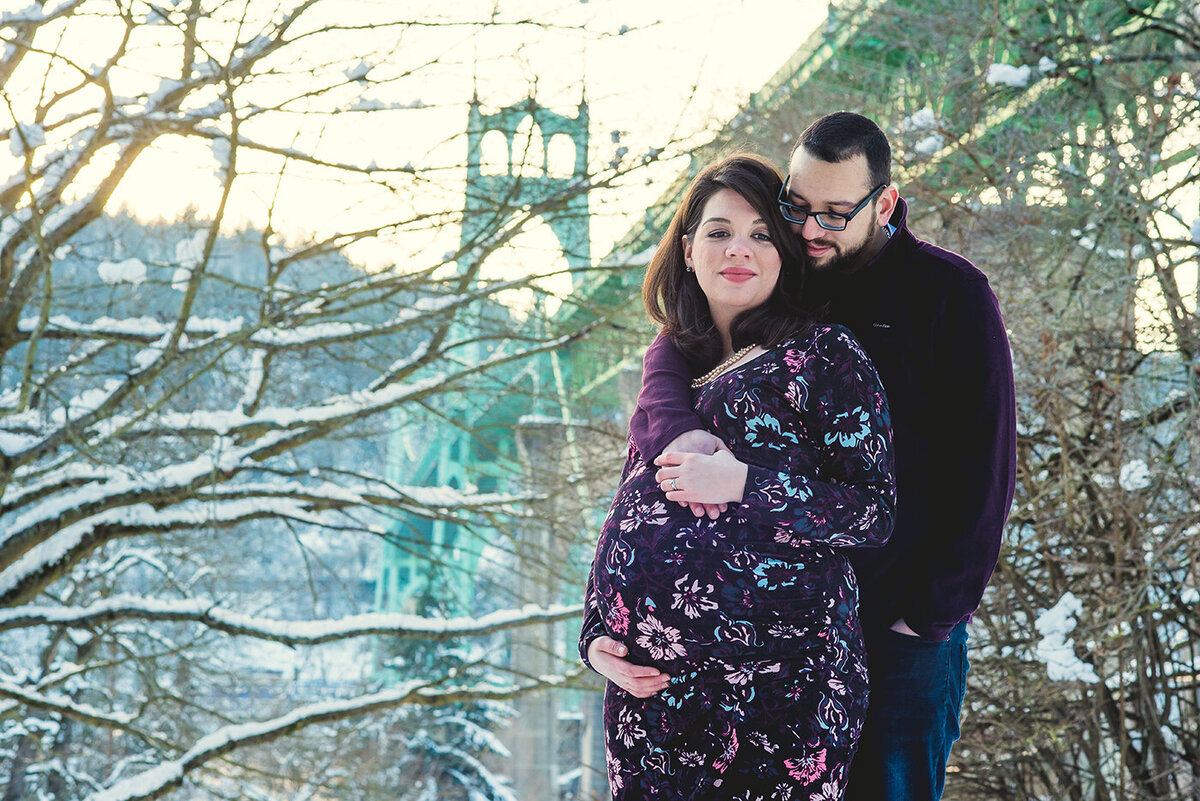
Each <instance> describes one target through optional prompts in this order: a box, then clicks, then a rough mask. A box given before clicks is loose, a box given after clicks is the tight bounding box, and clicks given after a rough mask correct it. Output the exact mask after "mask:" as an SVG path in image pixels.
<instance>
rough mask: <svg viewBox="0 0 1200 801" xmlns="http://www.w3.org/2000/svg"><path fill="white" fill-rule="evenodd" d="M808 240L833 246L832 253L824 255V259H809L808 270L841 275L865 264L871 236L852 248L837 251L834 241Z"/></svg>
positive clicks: (821, 244) (816, 243)
mask: <svg viewBox="0 0 1200 801" xmlns="http://www.w3.org/2000/svg"><path fill="white" fill-rule="evenodd" d="M808 241H809V242H812V243H813V244H815V245H818V246H822V247H832V248H833V252H832V254H831V255H829V256H826V257H825V259H824V260H822V261H820V262H815V261H811V260H810V261H809V263H808V266H809V269H810V270H812V271H814V272H818V273H824V274H826V275H843V274H849V273H852V272H855V271H856V270H858V269H859V268H861V267H862V266H863V265H864V264H866V261H867V253H866V251H867V248H868V247H869V246H870V245H871V237H869V236H868V237H867V238H865V239H863V241H861V242H859V243H858V244H857V245H856V246H855V247H854V248H853V249H852V250H847V251H844V252H839V251H838V244H837V243H836V242H831V241H829V240H822V239H810V240H808Z"/></svg>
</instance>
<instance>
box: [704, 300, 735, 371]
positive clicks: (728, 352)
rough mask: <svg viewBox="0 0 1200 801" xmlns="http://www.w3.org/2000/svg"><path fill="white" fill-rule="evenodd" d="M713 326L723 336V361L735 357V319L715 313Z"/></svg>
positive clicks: (713, 314) (710, 311)
mask: <svg viewBox="0 0 1200 801" xmlns="http://www.w3.org/2000/svg"><path fill="white" fill-rule="evenodd" d="M709 313H710V314H712V318H713V325H714V326H716V329H717V333H718V334H720V336H721V359H722V360H724V359H728V358H729V357H730V356H732V355H733V318H732V317H727V316H726V315H721V314H717V313H713V312H712V310H711V309H710V310H709Z"/></svg>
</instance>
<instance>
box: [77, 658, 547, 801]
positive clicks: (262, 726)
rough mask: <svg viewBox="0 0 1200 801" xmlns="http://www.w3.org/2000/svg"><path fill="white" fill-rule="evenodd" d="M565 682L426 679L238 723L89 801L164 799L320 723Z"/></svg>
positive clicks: (496, 697)
mask: <svg viewBox="0 0 1200 801" xmlns="http://www.w3.org/2000/svg"><path fill="white" fill-rule="evenodd" d="M557 683H559V682H556V681H553V680H550V679H547V680H546V681H539V682H534V683H530V684H523V685H506V686H496V685H474V686H466V687H451V688H444V689H439V688H437V687H435V686H433V685H432V684H431V683H430V682H427V681H425V680H424V679H417V680H414V681H409V682H405V683H404V684H402V685H400V686H398V687H394V688H392V689H390V690H384V691H382V692H378V693H372V694H370V695H362V696H359V697H357V698H351V699H347V700H343V701H325V702H321V703H316V704H309V705H307V706H302V707H298V708H296V709H294V710H292V711H291V712H288V713H287V714H285V715H280V716H279V717H277V718H272V719H271V720H265V721H262V722H258V723H237V724H232V725H229V726H224V727H222V728H220V729H217V730H216V731H215V732H213V733H212V734H209V735H206V736H204V737H202V738H200V739H199V740H197V741H196V744H195V745H193V746H192V747H191V748H190V749H188V750H187V751H186V752H185V753H184V754H182V755H181V756H179V757H177V758H176V759H172V760H169V761H166V762H163V763H162V764H160V765H157V766H155V767H153V768H151V769H150V770H147V771H145V772H143V773H140V774H138V775H137V776H131V777H129V778H128V779H124V780H122V781H119V782H117V783H116V784H114V785H113V786H112V787H109V788H107V789H104V790H101V791H100V792H98V793H93V794H92V795H90V796H88V797H87V801H146V800H147V799H154V798H161V797H162V796H163V795H165V794H167V793H168V792H170V791H171V790H173V789H175V788H176V787H178V786H179V785H180V784H182V783H183V781H184V778H185V777H186V776H187V775H188V774H189V773H191V772H192V771H195V770H197V769H199V768H201V767H203V766H204V765H205V764H206V763H208V762H210V761H211V760H213V759H216V758H218V757H221V756H224V755H225V754H228V753H230V752H232V751H235V750H237V749H239V748H246V747H249V746H252V745H258V744H261V743H267V742H272V741H274V740H277V739H279V738H281V737H284V736H287V735H289V734H291V733H293V732H295V731H298V730H300V729H303V728H306V727H308V726H312V725H315V724H319V723H334V722H337V721H342V720H348V719H351V718H356V717H361V716H363V715H367V714H370V713H373V712H378V711H382V710H385V709H393V708H395V707H400V706H406V705H423V706H430V705H444V704H448V703H456V702H463V701H471V700H476V701H484V700H493V701H495V700H507V699H511V698H514V697H517V696H519V695H521V694H523V693H526V692H529V691H531V690H537V689H542V688H544V687H548V686H553V685H555V684H557Z"/></svg>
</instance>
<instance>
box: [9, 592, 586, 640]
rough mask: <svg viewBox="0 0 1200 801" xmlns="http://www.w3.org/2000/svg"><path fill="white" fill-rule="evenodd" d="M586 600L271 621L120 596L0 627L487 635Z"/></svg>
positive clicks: (23, 614)
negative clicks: (136, 624)
mask: <svg viewBox="0 0 1200 801" xmlns="http://www.w3.org/2000/svg"><path fill="white" fill-rule="evenodd" d="M582 611H583V607H582V605H579V604H574V605H569V606H568V605H562V604H560V605H555V606H550V607H539V606H534V605H528V606H525V607H522V608H520V609H508V610H503V611H499V612H492V613H490V614H487V615H484V616H482V617H479V618H470V617H459V618H444V619H440V620H439V619H433V618H428V617H423V616H421V615H410V614H403V613H398V612H397V613H384V612H379V613H371V614H362V615H350V616H348V617H344V618H340V619H338V620H270V619H266V618H261V617H253V616H250V615H242V614H237V613H235V612H229V611H227V610H224V609H219V608H217V607H215V606H213V605H212V604H210V603H207V602H204V601H198V600H161V601H160V600H154V599H148V598H139V597H135V596H128V595H122V596H118V597H115V598H109V599H105V600H103V601H100V602H98V603H95V604H93V605H91V606H87V607H48V606H42V607H34V606H25V607H21V608H17V609H9V610H3V611H0V631H8V630H12V629H19V628H29V627H33V626H67V627H70V628H83V629H87V628H92V627H94V626H97V625H100V624H103V623H114V622H119V621H123V620H138V621H148V620H154V621H171V622H187V621H193V622H197V623H202V624H204V625H205V626H207V627H208V628H211V629H215V630H217V631H222V632H224V633H226V634H231V635H235V636H244V637H253V638H256V639H262V640H272V641H274V642H280V643H283V644H285V645H292V646H295V645H320V644H322V643H328V642H334V641H336V640H343V639H348V638H351V637H362V636H369V635H380V636H389V637H421V638H424V639H430V640H438V641H441V640H449V639H453V638H458V637H484V636H487V635H490V634H495V633H496V632H499V631H504V630H506V629H512V628H519V627H521V626H529V625H534V624H539V623H557V622H559V621H563V620H569V619H571V618H574V617H578V615H579V614H580V613H581V612H582Z"/></svg>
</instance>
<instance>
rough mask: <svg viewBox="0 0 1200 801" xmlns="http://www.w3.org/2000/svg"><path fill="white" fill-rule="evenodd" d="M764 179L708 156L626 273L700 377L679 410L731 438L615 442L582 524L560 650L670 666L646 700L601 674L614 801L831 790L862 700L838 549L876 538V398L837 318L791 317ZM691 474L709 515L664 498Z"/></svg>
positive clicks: (890, 502) (860, 657) (874, 382)
mask: <svg viewBox="0 0 1200 801" xmlns="http://www.w3.org/2000/svg"><path fill="white" fill-rule="evenodd" d="M781 185H782V179H781V177H780V175H779V173H778V171H777V170H776V169H775V168H774V167H773V166H772V165H771V164H770V163H768V162H767V161H765V160H764V159H761V158H759V157H757V156H752V155H737V156H732V157H730V158H727V159H725V160H723V161H721V162H719V163H717V164H714V165H710V166H709V167H707V168H706V169H705V170H704V171H703V172H701V173H700V175H698V176H697V177H696V179H695V181H693V183H692V185H691V186H690V187H689V189H688V191H687V193H686V195H685V197H684V200H683V203H682V205H681V206H680V208H679V209H678V211H677V212H676V214H675V217H674V219H673V220H672V222H671V225H670V227H669V228H668V230H667V232H666V234H665V235H664V236H663V239H662V242H661V243H660V245H659V247H658V250H657V251H656V253H655V256H654V258H653V260H652V261H651V264H650V266H649V268H648V271H647V275H646V279H645V284H644V286H643V298H644V300H645V302H646V307H647V310H648V311H649V314H650V316H651V317H652V318H653V319H654V320H655V321H656V322H659V323H661V324H662V325H663V329H664V331H665V332H666V333H667V334H668V335H670V336H671V337H672V338H673V339H674V341H675V344H676V346H677V347H678V348H679V349H680V351H681V352H682V353H684V354H685V355H686V356H687V357H688V358H689V359H690V360H691V361H692V362H693V363H694V364H695V365H696V366H697V367H698V368H699V370H698V371H697V372H702V371H704V370H708V372H707V373H706V374H705V375H704V376H702V377H701V378H700V379H697V381H696V382H695V384H694V396H693V404H694V407H695V409H696V411H697V414H698V415H699V416H700V417H701V419H703V420H705V421H706V424H707V426H708V428H709V430H710V431H711V432H712V433H713V434H715V435H717V436H718V437H720V438H721V439H723V440H724V441H725V442H728V443H729V444H730V449H731V452H724V451H722V452H718V453H716V454H713V455H711V456H702V455H697V454H691V455H686V456H683V455H672V454H664V456H663V457H662V458H660V459H659V464H660V465H665V466H663V467H662V468H661V470H657V471H656V468H655V466H654V465H652V464H650V463H648V461H647V459H646V457H645V456H644V455H643V454H641V453H639V452H638V451H637V448H636V446H635V445H633V444H632V442H631V444H630V449H629V455H628V458H627V459H626V463H625V469H624V472H623V475H622V478H621V483H620V486H619V488H618V490H617V493H616V497H615V498H614V499H613V502H612V507H611V509H610V510H609V514H608V517H607V518H606V520H605V522H604V525H603V527H602V530H601V532H600V538H599V542H598V544H597V547H596V556H595V560H594V562H593V565H592V572H591V575H590V576H589V579H588V587H587V596H586V613H585V619H584V625H583V630H582V633H581V635H580V653H581V655H582V656H583V657H584V659H585V661H587V662H588V664H589V665H591V666H593V668H594V669H597V670H601V668H600V667H599V666H598V665H597V662H598V661H599V660H598V659H596V658H595V657H596V650H595V648H594V647H593V646H594V645H595V644H596V641H597V640H598V639H599V638H602V637H605V638H612V639H613V640H616V641H618V642H620V643H622V644H623V645H624V646H625V648H627V649H628V650H627V654H628V659H629V661H631V662H633V663H635V664H637V665H641V666H647V667H649V668H653V669H654V670H652V671H649V672H651V673H656V671H661V674H662V675H665V676H670V680H669V682H666V681H664V682H663V684H662V686H661V687H662V688H661V689H659V687H655V688H654V690H658V691H650V692H646V693H640V694H639V695H645V697H639V695H634V694H632V693H630V692H626V691H625V690H623V689H621V688H620V687H618V686H617V685H616V684H613V683H612V682H610V683H609V684H608V685H607V689H606V692H605V701H604V717H605V738H606V746H607V751H608V773H609V781H610V784H611V786H612V790H613V796H614V798H617V799H642V798H660V799H719V798H728V799H735V798H737V799H742V798H745V799H754V798H763V799H767V798H771V799H805V798H807V799H823V800H824V799H828V800H829V801H833V800H834V799H840V798H841V797H842V788H843V784H844V775H845V770H846V767H847V765H848V763H849V761H850V758H851V757H852V756H853V753H854V747H855V743H856V741H857V737H858V732H859V729H860V727H861V724H862V720H863V716H864V714H865V712H866V705H867V680H866V656H865V653H864V650H863V645H862V634H861V630H860V628H859V622H858V611H857V609H858V587H857V585H856V583H855V579H854V574H853V572H852V571H851V569H850V566H849V564H848V562H847V559H846V556H845V553H844V551H845V549H846V548H851V547H869V546H876V547H877V546H879V545H882V544H883V543H884V542H885V541H886V540H887V537H888V534H889V533H890V532H891V527H892V517H893V511H894V504H895V487H894V480H893V476H892V455H891V432H890V428H889V424H888V408H887V400H886V398H885V396H884V393H883V389H882V387H881V386H880V384H879V379H878V377H877V376H876V374H875V370H874V369H873V368H872V366H871V364H870V362H869V361H868V359H867V357H866V355H865V354H864V353H863V351H862V348H861V347H860V346H859V344H858V342H857V341H856V340H855V339H854V337H853V336H852V335H851V334H850V332H849V331H848V330H847V329H845V328H842V327H840V326H836V325H824V324H820V323H817V322H816V321H815V320H814V319H812V317H811V315H809V314H808V313H807V312H805V311H804V306H803V305H802V303H801V301H802V298H801V295H800V292H801V289H802V287H803V284H804V261H803V259H804V256H803V252H802V251H801V250H800V249H799V248H798V247H797V245H796V243H795V240H794V239H793V236H794V235H793V234H792V232H791V231H790V229H789V228H788V225H787V223H786V221H784V219H783V218H782V216H781V215H780V212H779V209H778V205H777V198H778V196H779V190H780V187H781ZM709 368H711V369H709ZM700 484H703V485H704V486H705V487H706V488H713V487H717V488H722V490H723V491H724V492H725V497H726V498H727V500H728V501H729V502H730V503H729V506H728V508H727V509H726V511H724V512H723V513H722V514H720V515H719V516H718V517H716V518H715V519H712V518H709V517H697V516H695V515H694V514H692V512H691V511H690V509H689V508H688V507H687V506H686V505H683V504H680V503H677V502H676V500H675V499H673V498H672V494H673V493H678V492H682V491H685V490H688V489H697V488H698V485H700ZM656 675H657V673H656Z"/></svg>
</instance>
